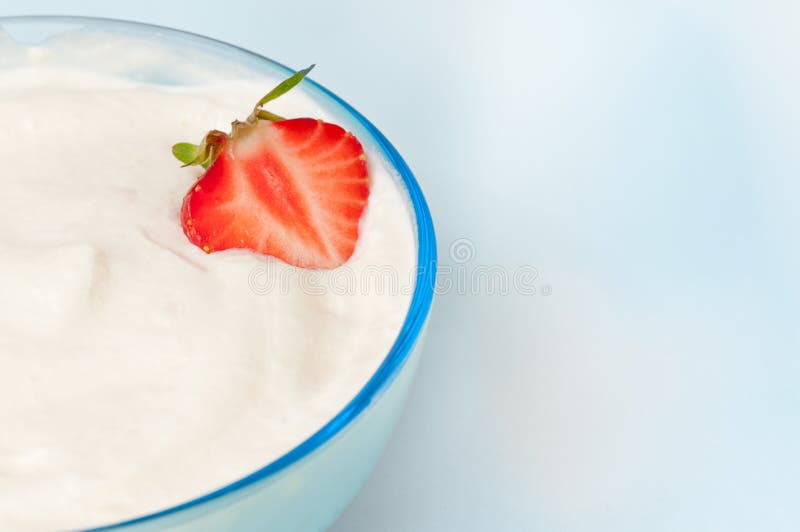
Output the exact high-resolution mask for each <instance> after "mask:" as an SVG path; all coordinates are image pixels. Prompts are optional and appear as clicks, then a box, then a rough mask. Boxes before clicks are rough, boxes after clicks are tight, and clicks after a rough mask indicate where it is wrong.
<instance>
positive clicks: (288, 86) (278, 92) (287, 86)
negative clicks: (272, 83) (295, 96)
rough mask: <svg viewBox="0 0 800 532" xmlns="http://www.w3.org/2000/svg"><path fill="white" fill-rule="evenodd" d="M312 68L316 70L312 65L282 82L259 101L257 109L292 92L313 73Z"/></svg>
mask: <svg viewBox="0 0 800 532" xmlns="http://www.w3.org/2000/svg"><path fill="white" fill-rule="evenodd" d="M312 68H314V65H311V66H310V67H308V68H304V69H303V70H298V71H297V72H295V73H294V74H292V75H291V76H290V77H288V78H286V79H285V80H283V81H281V82H280V83H279V84H278V86H277V87H275V88H274V89H272V90H271V91H269V92H268V93H267V94H266V95H265V96H264V97H263V98H261V99H260V100H259V101H258V103H257V104H256V109H258V108H259V107H261V106H262V105H264V104H265V103H267V102H271V101H272V100H274V99H275V98H277V97H278V96H282V95H284V94H286V93H287V92H289V91H290V90H292V88H293V87H294V86H295V85H297V84H298V83H300V82H301V81H303V78H305V77H306V76H307V75H308V73H309V72H311V69H312Z"/></svg>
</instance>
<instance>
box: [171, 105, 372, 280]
mask: <svg viewBox="0 0 800 532" xmlns="http://www.w3.org/2000/svg"><path fill="white" fill-rule="evenodd" d="M277 118H280V117H277ZM212 133H215V132H212ZM218 133H219V132H216V133H215V136H214V137H213V140H214V145H213V152H214V153H213V154H212V155H213V157H211V161H212V162H211V163H210V166H209V167H208V170H207V171H206V173H205V174H204V175H203V176H202V177H201V178H200V180H199V181H197V183H195V185H193V186H192V188H191V189H190V190H189V192H188V193H187V195H186V197H185V198H184V201H183V208H182V209H181V221H182V224H183V229H184V232H185V233H186V236H187V237H188V238H189V240H190V241H191V242H192V243H194V244H195V245H197V246H198V247H200V248H202V249H203V250H205V251H206V252H209V253H211V252H214V251H221V250H224V249H230V248H244V249H250V250H252V251H255V252H258V253H263V254H265V255H271V256H274V257H277V258H279V259H281V260H283V261H284V262H287V263H289V264H292V265H295V266H300V267H303V268H335V267H337V266H340V265H341V264H343V263H344V262H346V261H347V260H348V259H349V258H350V256H351V255H352V254H353V251H354V249H355V246H356V242H357V240H358V226H359V220H360V219H361V215H362V214H363V212H364V208H365V207H366V204H367V198H368V196H369V180H368V176H367V166H366V157H365V155H364V150H363V148H362V147H361V143H360V142H359V141H358V140H357V139H356V138H355V137H354V136H353V135H352V134H351V133H349V132H347V131H345V130H344V129H342V128H341V127H339V126H337V125H335V124H330V123H327V122H323V121H321V120H314V119H311V118H297V119H291V120H280V119H279V120H278V121H267V120H251V121H249V122H248V123H238V124H235V125H234V131H233V133H232V134H231V135H230V136H229V137H227V136H223V137H220V136H219V135H218ZM209 135H211V134H209ZM223 135H224V134H223ZM206 141H207V142H208V138H207V139H206ZM209 145H211V142H209ZM202 147H204V146H201V148H202ZM197 164H201V163H199V162H198V163H197Z"/></svg>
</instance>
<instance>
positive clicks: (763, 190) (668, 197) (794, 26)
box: [0, 0, 800, 532]
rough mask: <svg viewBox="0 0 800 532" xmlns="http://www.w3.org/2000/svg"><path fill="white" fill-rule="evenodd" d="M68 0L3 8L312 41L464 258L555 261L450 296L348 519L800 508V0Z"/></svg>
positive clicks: (600, 517)
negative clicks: (504, 291) (528, 280)
mask: <svg viewBox="0 0 800 532" xmlns="http://www.w3.org/2000/svg"><path fill="white" fill-rule="evenodd" d="M71 4H73V5H72V7H70V8H67V7H65V6H66V5H67V4H65V3H63V2H57V1H44V0H38V1H37V0H28V1H26V2H25V3H22V2H13V3H12V2H4V3H3V5H2V6H0V14H3V15H10V14H34V13H40V14H46V13H58V14H80V15H95V16H110V17H116V18H126V19H133V20H139V21H145V22H153V23H158V24H163V25H168V26H174V27H177V28H181V29H186V30H190V31H194V32H198V33H202V34H207V35H209V36H212V37H217V38H220V39H223V40H226V41H229V42H232V43H235V44H238V45H241V46H244V47H246V48H250V49H252V50H255V51H257V52H260V53H263V54H265V55H268V56H270V57H273V58H275V59H277V60H279V61H282V62H284V63H288V64H289V65H292V66H295V67H302V66H305V65H306V64H308V63H311V62H316V63H317V64H318V68H317V70H315V72H314V74H315V76H314V77H315V79H316V80H317V81H319V82H321V83H322V84H324V85H326V86H327V87H329V88H331V89H332V90H334V91H335V92H337V93H339V94H340V95H342V96H343V97H345V99H347V100H348V101H349V102H350V103H352V104H353V105H354V106H355V107H356V108H358V109H359V110H361V111H362V112H363V113H364V114H365V115H366V116H367V117H369V118H370V119H372V120H373V121H374V122H375V123H376V125H378V127H380V128H381V129H382V130H383V131H384V133H386V135H387V136H388V137H389V138H390V139H391V140H392V141H393V142H394V143H395V145H396V146H397V148H398V149H399V150H400V152H401V153H403V154H404V155H405V157H406V158H407V160H408V162H409V163H410V165H411V167H412V168H413V169H414V170H415V172H416V173H417V175H418V177H419V180H420V181H421V183H422V185H423V188H424V190H425V191H426V193H427V196H428V199H429V202H430V205H431V209H432V211H433V214H434V218H435V221H436V224H437V229H438V233H439V239H440V252H441V255H442V257H443V259H442V264H443V265H445V266H448V265H450V266H459V264H457V263H455V262H454V261H453V260H452V259H451V258H450V257H449V256H448V250H449V246H450V244H451V243H452V242H453V241H455V240H456V239H460V238H467V239H469V240H470V242H472V244H473V245H474V249H475V251H476V255H475V257H474V259H473V260H471V261H469V262H467V263H463V264H461V265H460V267H462V268H464V269H465V271H467V273H470V272H473V271H474V268H475V267H477V266H478V265H501V266H504V267H505V268H508V269H513V268H517V267H519V266H521V265H532V266H535V267H536V268H537V270H538V272H539V277H538V279H537V281H536V284H537V294H536V295H527V296H525V295H521V294H518V293H513V291H512V293H510V294H508V295H505V296H502V295H497V294H495V295H491V294H487V293H486V292H487V290H485V289H481V290H479V291H478V292H479V293H473V294H458V293H453V292H451V293H449V294H447V295H444V296H443V297H440V298H439V300H438V302H437V305H436V307H435V309H434V314H433V316H432V321H431V324H430V330H429V338H428V340H429V341H428V350H427V355H426V358H425V359H424V360H423V362H422V365H421V367H420V372H419V376H418V381H417V383H416V385H415V387H414V389H413V390H412V398H411V401H410V404H409V408H408V410H407V411H406V413H405V415H404V417H403V419H402V421H401V423H400V426H399V428H398V430H397V433H396V436H395V438H394V440H393V442H392V444H391V445H390V447H389V449H388V451H387V453H386V455H385V457H384V459H383V461H382V462H381V463H380V464H379V466H378V468H377V470H376V471H375V474H374V475H373V477H372V479H371V480H370V481H369V483H368V485H367V486H366V488H365V490H364V491H363V492H362V493H361V495H360V496H359V497H358V499H357V500H356V501H355V502H354V504H353V505H352V506H351V507H350V508H349V509H348V511H347V512H346V513H345V514H344V516H343V517H342V518H341V519H340V521H339V523H338V524H337V526H336V527H335V530H336V531H337V532H345V531H353V532H356V531H370V532H371V531H422V532H425V531H450V530H459V531H483V530H546V531H551V530H552V531H555V530H558V531H569V532H577V531H597V530H609V531H611V530H613V531H631V532H633V531H637V532H638V531H642V530H647V531H662V530H663V531H674V530H680V531H692V530H714V531H716V530H720V531H733V530H742V531H751V530H770V531H781V530H786V531H788V530H798V529H800V500H798V499H800V458H799V457H798V453H800V393H798V379H799V378H800V359H798V354H800V327H799V325H800V324H799V323H798V310H800V309H799V308H798V306H799V305H798V301H799V300H800V280H798V277H797V275H796V273H797V272H798V270H799V268H800V238H799V237H798V229H799V228H800V215H798V204H799V203H800V180H798V175H800V172H799V171H800V155H798V154H800V53H798V52H799V51H800V32H798V27H800V8H799V7H798V4H797V3H795V2H790V1H785V2H780V1H776V2H769V1H767V2H757V1H752V2H749V3H743V2H711V1H705V2H701V1H694V2H692V1H685V2H683V1H665V2H660V3H649V2H616V1H613V0H612V1H610V2H575V1H570V2H522V1H520V2H508V1H495V2H449V3H444V2H443V3H438V4H431V5H429V2H425V1H422V0H413V1H406V2H391V3H388V2H384V3H379V2H349V1H339V2H319V3H317V4H309V3H302V2H292V1H283V2H280V3H279V2H246V1H237V0H226V1H223V2H217V1H215V2H211V1H202V0H194V1H191V2H166V1H158V2H156V1H143V0H140V1H138V2H125V3H113V4H112V3H111V2H105V1H99V0H98V1H89V0H85V1H81V2H72V3H71ZM455 271H458V270H457V269H456V270H455ZM550 290H551V291H552V293H550V295H546V294H547V293H548V291H550ZM310 511H313V509H310Z"/></svg>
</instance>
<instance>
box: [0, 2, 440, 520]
mask: <svg viewBox="0 0 800 532" xmlns="http://www.w3.org/2000/svg"><path fill="white" fill-rule="evenodd" d="M7 22H8V23H14V22H30V23H37V22H40V23H47V22H51V23H53V22H55V23H77V24H84V25H96V24H110V25H117V26H120V27H124V26H128V27H132V28H135V29H141V30H150V31H153V30H155V31H166V32H168V33H173V34H175V35H176V36H181V35H182V36H188V37H191V38H192V39H197V40H199V41H202V42H205V43H207V44H209V45H214V46H218V47H224V48H227V49H229V50H232V51H235V52H238V53H242V54H245V55H246V56H249V58H250V59H255V60H257V61H264V62H267V63H270V64H272V65H273V66H275V67H278V68H279V69H282V70H284V71H285V72H286V73H292V72H294V70H293V69H290V68H289V67H287V66H285V65H283V64H281V63H278V62H277V61H274V60H272V59H269V58H267V57H265V56H262V55H260V54H257V53H255V52H251V51H250V50H247V49H245V48H241V47H239V46H236V45H233V44H229V43H226V42H224V41H220V40H217V39H213V38H211V37H206V36H204V35H200V34H196V33H192V32H187V31H183V30H177V29H174V28H169V27H166V26H158V25H154V24H147V23H142V22H133V21H127V20H119V19H110V18H99V17H76V16H60V15H33V16H11V17H0V27H2V26H3V24H4V23H7ZM305 83H309V84H310V85H311V86H312V87H313V88H314V89H315V90H316V91H318V92H319V93H321V94H322V95H323V96H325V97H327V98H330V99H331V100H332V101H333V102H334V103H335V104H338V105H339V106H341V108H342V109H343V110H344V111H345V112H347V113H349V114H350V115H351V116H352V117H353V118H355V119H356V120H357V121H358V122H359V123H360V125H361V126H362V127H363V128H364V129H365V130H366V131H367V132H368V133H369V134H370V135H372V137H373V138H374V140H375V142H376V144H377V145H378V147H379V149H380V150H381V151H382V152H383V155H384V156H385V157H386V159H387V160H388V161H389V162H390V163H391V164H392V166H393V167H394V168H395V170H396V171H397V173H398V174H399V176H400V178H401V179H402V181H403V184H404V185H405V187H406V190H407V191H408V196H409V199H410V200H411V204H412V206H413V210H414V216H415V217H416V229H417V245H418V250H417V277H416V285H415V287H414V294H413V296H412V299H411V304H410V305H409V309H408V313H407V314H406V319H405V321H404V323H403V327H402V329H401V330H400V333H399V334H398V336H397V339H396V340H395V342H394V345H392V348H391V349H390V351H389V354H388V355H387V356H386V358H385V359H384V360H383V362H382V363H381V365H380V366H379V367H378V369H377V370H376V371H375V373H374V374H373V375H372V377H370V379H369V381H367V384H366V385H364V387H363V388H362V389H361V390H360V391H359V392H358V394H357V395H356V396H355V397H354V398H353V399H352V400H351V401H350V402H349V403H348V404H347V405H346V406H345V407H344V408H343V409H342V410H341V411H340V412H339V413H338V414H336V416H334V417H333V419H331V420H330V421H328V422H327V423H326V424H325V425H323V426H322V428H320V429H319V430H318V431H317V432H315V433H314V434H312V435H311V436H310V437H308V438H307V439H306V440H305V441H303V442H302V443H300V444H299V445H297V446H296V447H294V448H293V449H292V450H291V451H289V452H287V453H286V454H284V455H283V456H281V457H279V458H278V459H276V460H274V461H272V462H270V463H269V464H267V465H266V466H264V467H262V468H261V469H258V470H256V471H254V472H253V473H250V474H249V475H247V476H245V477H242V478H240V479H238V480H236V481H234V482H231V483H230V484H227V485H225V486H223V487H221V488H219V489H217V490H214V491H212V492H209V493H207V494H205V495H201V496H200V497H196V498H194V499H191V500H189V501H186V502H184V503H181V504H178V505H175V506H171V507H169V508H165V509H163V510H159V511H157V512H153V513H149V514H146V515H142V516H139V517H134V518H131V519H127V520H125V521H120V522H117V523H112V524H108V525H102V526H99V527H96V528H91V529H88V530H86V531H85V532H100V531H108V530H118V529H121V528H124V527H128V526H133V525H137V524H142V523H145V522H152V521H155V520H157V519H159V518H162V517H166V516H169V515H172V514H176V513H179V512H182V511H185V510H189V509H191V508H195V507H197V506H200V505H202V504H204V503H207V502H210V501H212V500H215V499H219V498H221V497H223V496H225V495H228V494H231V493H233V492H236V491H238V490H240V489H243V488H245V487H247V486H250V485H252V484H255V483H256V482H259V481H262V480H264V479H266V478H267V477H270V476H272V475H275V474H276V473H278V472H280V471H283V470H284V469H287V468H288V467H290V466H291V465H293V464H295V463H296V462H299V461H300V460H302V459H303V458H305V457H306V456H309V455H310V454H312V453H313V452H314V451H316V450H317V449H319V448H320V447H322V446H323V445H324V444H325V443H326V442H328V441H329V440H331V439H332V438H333V437H334V436H336V435H337V434H338V433H339V432H341V431H342V430H343V429H344V428H345V427H347V426H349V425H350V423H351V422H352V421H354V420H355V419H356V418H357V417H358V416H359V414H361V412H363V411H364V410H365V409H366V408H367V407H368V406H369V405H370V404H371V403H372V402H373V400H375V399H376V398H377V397H379V396H380V394H381V393H382V392H383V391H384V390H385V389H386V388H387V387H388V385H389V384H391V382H392V381H393V379H394V377H395V376H396V375H397V373H398V372H399V370H400V368H401V367H402V366H403V364H404V363H405V361H406V360H407V359H408V355H409V353H410V352H411V349H412V348H413V347H414V344H415V342H416V340H417V338H418V337H419V335H420V332H421V331H422V328H423V326H424V324H425V321H426V319H427V317H428V314H429V312H430V308H431V303H432V301H433V294H434V288H435V280H436V236H435V234H434V229H433V220H432V219H431V214H430V211H429V209H428V205H427V203H426V201H425V197H424V196H423V194H422V190H421V188H420V186H419V183H417V180H416V178H415V177H414V174H413V173H412V172H411V169H410V168H409V167H408V165H407V164H406V162H405V161H404V160H403V157H402V156H401V155H400V154H399V153H398V152H397V150H396V149H395V148H394V146H392V144H391V143H390V142H389V141H388V140H387V139H386V137H384V136H383V134H382V133H381V132H380V131H379V130H378V128H376V127H375V126H374V125H372V123H371V122H370V121H369V120H367V119H366V118H364V116H362V115H361V113H359V112H358V111H356V110H355V109H354V108H353V107H352V106H350V105H349V104H348V103H347V102H345V101H344V100H342V99H341V98H339V97H338V96H337V95H336V94H334V93H333V92H331V91H329V90H328V89H326V88H325V87H323V86H322V85H320V84H318V83H316V82H315V81H313V80H311V79H308V78H307V80H306V81H305Z"/></svg>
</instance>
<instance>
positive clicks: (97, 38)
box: [0, 16, 436, 532]
mask: <svg viewBox="0 0 800 532" xmlns="http://www.w3.org/2000/svg"><path fill="white" fill-rule="evenodd" d="M64 36H69V42H70V43H74V46H66V47H60V49H59V51H58V57H57V58H56V60H57V61H59V62H60V63H61V64H69V65H70V66H83V65H84V64H87V63H90V64H92V65H93V66H92V67H91V68H92V69H97V68H100V67H97V66H96V65H97V64H102V65H103V66H102V69H103V71H104V72H103V73H105V74H114V75H118V76H123V77H127V78H130V79H135V80H137V81H143V82H148V83H157V84H161V85H167V86H169V85H193V84H202V83H207V82H213V81H214V80H221V79H226V80H230V79H240V78H241V79H245V78H248V77H257V76H264V75H269V76H272V77H286V76H287V75H289V74H290V73H291V72H293V70H291V69H289V68H287V67H285V66H283V65H281V64H279V63H277V62H275V61H272V60H271V59H267V58H265V57H263V56H260V55H258V54H255V53H253V52H249V51H247V50H243V49H241V48H238V47H236V46H233V45H230V44H226V43H223V42H220V41H216V40H214V39H210V38H207V37H203V36H200V35H194V34H191V33H186V32H182V31H178V30H174V29H169V28H164V27H159V26H152V25H146V24H140V23H134V22H126V21H119V20H108V19H96V18H83V17H49V16H44V17H42V16H36V17H8V18H0V39H5V40H7V41H8V40H10V41H13V42H19V43H21V44H25V45H32V46H33V48H31V49H32V50H34V51H35V49H36V48H35V45H36V44H38V43H43V42H46V41H49V40H53V39H61V38H62V37H64ZM119 36H124V37H125V39H124V42H125V45H124V46H122V47H118V48H116V49H113V48H112V49H110V50H109V49H108V48H107V47H98V46H93V43H98V42H103V41H109V40H110V38H111V37H119ZM100 54H109V57H107V58H105V59H106V60H105V61H99V62H98V61H91V62H88V61H86V59H87V57H89V56H92V58H93V59H97V57H95V56H97V55H100ZM101 59H102V58H101ZM20 60H25V59H24V57H23V58H22V59H20V58H19V57H16V56H11V57H2V58H0V68H8V67H13V64H14V62H15V61H20ZM198 62H202V64H203V65H204V67H205V68H203V69H197V68H190V66H192V65H194V66H195V67H196V65H197V64H199V63H198ZM83 68H86V67H83ZM295 90H302V91H304V92H305V93H306V94H307V95H308V96H310V97H311V98H312V99H313V100H314V101H315V102H316V103H318V104H319V105H321V106H324V107H325V109H326V111H328V112H330V113H331V114H332V116H333V117H334V118H335V119H336V121H337V122H338V123H340V124H342V125H344V126H345V127H346V128H348V129H350V130H351V131H353V132H354V133H355V134H356V136H358V137H359V138H360V139H361V140H362V142H364V143H365V144H370V145H372V146H373V148H374V149H376V150H377V152H378V153H380V154H381V155H382V156H383V157H384V158H385V161H386V163H387V164H388V165H390V166H391V168H392V169H393V173H394V175H395V177H396V180H397V182H398V184H399V185H400V188H401V189H402V190H404V191H405V192H406V193H407V198H408V204H409V216H410V217H411V218H412V220H413V221H414V227H415V230H416V242H417V246H418V247H417V266H418V269H417V272H416V284H415V286H414V292H413V296H412V300H411V304H410V307H409V310H408V313H407V315H406V317H405V321H404V324H403V326H402V329H401V330H400V332H399V334H398V336H397V338H396V340H395V342H394V344H393V346H392V348H391V350H390V351H389V353H388V354H387V355H386V357H385V359H384V360H383V362H382V363H381V364H380V366H379V367H378V369H377V370H376V371H375V373H374V374H373V375H372V376H371V378H370V379H369V380H368V381H367V382H366V383H365V384H364V386H363V388H362V389H361V390H360V391H359V392H358V394H357V395H356V396H355V397H354V398H353V399H352V400H351V401H350V402H349V403H348V404H346V405H342V408H341V410H340V411H339V412H338V414H336V415H335V416H334V417H333V418H332V419H330V420H329V421H328V422H327V423H326V424H325V425H323V426H322V427H319V430H317V431H316V432H315V433H314V434H313V435H311V436H310V437H309V438H308V439H306V440H305V441H302V442H300V443H299V444H298V445H297V446H296V447H294V448H293V449H291V450H290V451H289V452H287V453H286V454H284V455H283V456H280V457H279V458H277V459H276V460H273V461H272V462H270V463H265V464H264V466H263V467H261V468H260V469H257V470H255V471H253V472H252V473H250V474H249V475H247V476H245V477H243V478H237V479H231V482H230V483H229V484H227V485H225V486H223V487H221V488H219V489H217V490H215V491H213V492H210V493H206V494H204V495H202V496H200V497H197V498H195V499H192V500H187V501H185V502H183V503H181V504H178V505H176V506H171V507H167V508H164V509H161V510H158V511H154V512H153V513H150V514H147V515H141V516H138V517H134V518H132V519H128V520H126V521H123V522H117V523H107V524H103V525H101V526H98V527H96V528H93V529H92V530H95V531H99V530H125V531H131V532H133V531H137V532H138V531H144V530H162V529H166V528H168V529H170V530H178V531H190V530H248V531H249V530H271V531H291V530H298V531H300V530H302V531H310V530H322V529H325V528H327V527H328V526H330V525H331V524H332V523H333V521H334V520H335V519H336V517H337V516H338V515H339V514H340V513H341V511H342V510H343V509H344V508H345V506H346V505H347V504H348V502H349V501H350V500H351V499H352V498H353V497H354V496H355V495H356V493H357V492H358V490H359V489H360V488H361V486H362V485H363V483H364V481H365V480H366V478H367V477H368V475H369V473H370V471H371V470H372V468H373V466H374V464H375V463H376V461H377V460H378V458H379V456H380V454H381V452H382V450H383V448H384V446H385V444H386V442H387V440H388V438H389V437H390V434H391V432H392V429H393V427H394V425H395V423H396V421H397V418H398V415H399V413H400V411H401V409H402V407H403V404H404V402H405V398H406V396H407V394H408V390H409V386H410V384H411V381H412V378H413V375H414V371H415V368H416V366H417V363H418V361H419V357H420V350H421V348H422V341H423V335H424V330H425V324H426V321H427V318H428V315H429V312H430V308H431V303H432V300H433V293H434V286H435V283H434V281H435V275H436V243H435V236H434V231H433V223H432V221H431V216H430V212H429V210H428V207H427V204H426V202H425V198H424V196H423V194H422V191H421V190H420V187H419V184H418V183H417V181H416V179H415V178H414V176H413V174H412V173H411V170H410V169H409V168H408V166H407V165H406V163H405V161H403V158H402V157H401V156H400V154H398V153H397V151H396V150H395V148H394V147H393V146H392V145H391V144H390V143H389V141H388V140H386V138H385V137H384V136H383V135H382V134H381V133H380V131H378V130H377V129H376V128H375V126H373V125H372V124H371V123H370V122H369V121H368V120H367V119H366V118H364V117H363V116H362V115H361V114H359V113H358V111H356V110H355V109H353V108H352V107H351V106H350V105H348V104H347V103H346V102H345V101H343V100H342V99H341V98H339V97H338V96H336V95H335V94H333V93H332V92H330V91H328V90H327V89H325V88H324V87H322V86H321V85H319V84H317V83H315V82H313V81H311V80H308V81H307V82H304V83H303V84H301V86H299V87H298V88H297V89H295ZM387 104H388V100H387ZM199 467H202V466H199ZM45 511H46V509H45Z"/></svg>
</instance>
